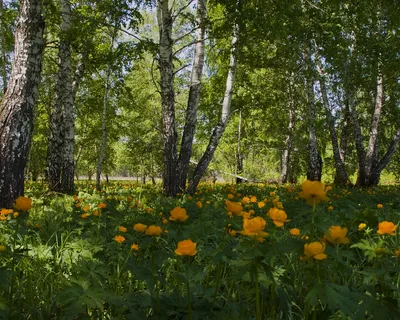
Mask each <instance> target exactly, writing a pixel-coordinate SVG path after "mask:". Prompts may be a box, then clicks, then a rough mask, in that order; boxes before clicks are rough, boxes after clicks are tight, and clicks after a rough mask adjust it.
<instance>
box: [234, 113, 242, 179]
mask: <svg viewBox="0 0 400 320" xmlns="http://www.w3.org/2000/svg"><path fill="white" fill-rule="evenodd" d="M241 133H242V110H239V124H238V140H237V154H236V161H237V162H236V183H242V182H243V179H242V177H241V176H242V175H243V156H242V151H241V148H240V140H241Z"/></svg>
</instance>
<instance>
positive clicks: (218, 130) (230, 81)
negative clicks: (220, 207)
mask: <svg viewBox="0 0 400 320" xmlns="http://www.w3.org/2000/svg"><path fill="white" fill-rule="evenodd" d="M238 31H239V30H238V26H237V25H235V26H234V31H233V37H232V47H231V53H230V61H229V71H228V76H227V78H226V87H225V95H224V100H223V102H222V110H221V118H220V120H219V123H218V124H217V126H216V127H215V128H214V130H213V132H212V134H211V137H210V141H209V143H208V146H207V148H206V151H205V152H204V154H203V156H202V157H201V159H200V161H199V162H198V164H197V166H196V169H195V171H194V173H193V178H192V180H191V182H190V185H189V188H188V193H189V194H193V193H194V191H195V189H196V187H197V185H198V184H199V182H200V179H201V178H202V177H203V175H204V173H205V171H206V170H207V168H208V165H209V164H210V162H211V160H212V158H213V156H214V152H215V149H216V148H217V147H218V143H219V141H220V140H221V137H222V134H223V133H224V131H225V128H226V125H227V124H228V121H229V116H230V109H231V101H232V94H233V86H234V84H235V76H236V68H237V57H236V55H237V40H238Z"/></svg>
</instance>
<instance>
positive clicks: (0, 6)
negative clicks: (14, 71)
mask: <svg viewBox="0 0 400 320" xmlns="http://www.w3.org/2000/svg"><path fill="white" fill-rule="evenodd" d="M0 21H1V22H0V52H1V61H0V63H1V70H0V73H1V80H2V82H3V92H6V89H7V64H8V59H7V48H6V39H5V36H4V35H5V33H6V30H5V28H4V26H3V23H5V22H4V3H3V0H0Z"/></svg>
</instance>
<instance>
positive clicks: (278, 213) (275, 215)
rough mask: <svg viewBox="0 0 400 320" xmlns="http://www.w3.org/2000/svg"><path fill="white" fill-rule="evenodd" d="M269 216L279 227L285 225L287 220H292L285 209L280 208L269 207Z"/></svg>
mask: <svg viewBox="0 0 400 320" xmlns="http://www.w3.org/2000/svg"><path fill="white" fill-rule="evenodd" d="M268 216H269V217H270V218H271V219H272V222H273V223H274V224H275V225H276V226H277V227H283V225H284V224H285V222H289V221H290V220H288V219H287V214H286V212H285V211H283V210H280V209H278V208H271V209H269V212H268Z"/></svg>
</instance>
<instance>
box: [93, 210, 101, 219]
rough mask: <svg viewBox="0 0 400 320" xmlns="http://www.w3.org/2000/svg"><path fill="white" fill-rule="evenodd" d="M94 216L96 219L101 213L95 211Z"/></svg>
mask: <svg viewBox="0 0 400 320" xmlns="http://www.w3.org/2000/svg"><path fill="white" fill-rule="evenodd" d="M92 215H93V216H95V217H98V216H99V215H100V213H99V211H98V210H95V211H93V212H92Z"/></svg>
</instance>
